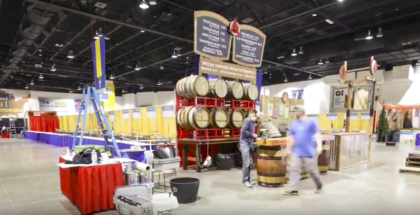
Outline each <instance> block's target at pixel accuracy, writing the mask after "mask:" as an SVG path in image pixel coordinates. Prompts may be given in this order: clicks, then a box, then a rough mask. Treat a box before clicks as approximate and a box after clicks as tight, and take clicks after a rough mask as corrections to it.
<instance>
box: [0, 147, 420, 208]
mask: <svg viewBox="0 0 420 215" xmlns="http://www.w3.org/2000/svg"><path fill="white" fill-rule="evenodd" d="M408 150H409V148H408V147H406V146H400V147H398V146H397V147H386V146H383V145H380V144H375V145H374V147H373V156H372V162H371V163H369V164H366V165H363V166H360V167H356V168H352V169H348V170H345V171H341V172H330V173H329V174H328V175H327V176H323V180H324V183H325V187H324V188H325V189H324V193H323V194H321V195H317V194H314V193H313V191H314V187H313V186H314V185H313V183H312V181H310V180H305V181H302V184H301V185H302V193H301V195H300V196H298V197H286V196H284V195H283V192H284V191H285V190H286V189H287V187H284V188H278V189H269V188H263V187H258V186H256V187H254V188H253V189H246V188H244V187H242V185H241V184H240V174H241V172H240V171H239V170H231V171H209V172H204V173H200V174H196V173H195V172H193V171H186V172H180V173H179V176H191V177H198V178H200V180H201V185H200V191H199V196H200V197H201V199H200V200H198V201H197V202H196V203H193V204H188V205H181V206H180V207H179V208H178V209H176V210H175V211H174V214H193V215H199V214H256V213H258V214H327V212H332V213H336V214H357V213H360V214H380V213H386V214H419V213H420V206H419V201H420V175H419V174H411V173H402V174H400V173H399V172H398V167H399V166H401V165H402V163H403V161H404V159H405V156H406V155H407V151H408ZM63 153H64V148H57V147H53V146H49V145H45V144H41V143H36V142H32V141H29V140H21V139H19V140H18V139H0V215H9V214H10V215H13V214H19V215H41V214H42V215H47V214H48V215H69V214H79V212H78V211H77V209H76V208H75V207H74V206H73V205H72V204H71V203H69V202H68V200H67V199H66V198H65V197H63V195H62V194H61V192H60V185H59V175H58V167H57V166H56V162H57V161H58V156H59V155H61V154H63ZM253 174H254V176H256V175H255V172H254V173H253ZM254 178H255V177H254ZM100 214H108V215H111V214H117V213H116V212H115V211H108V212H104V213H100Z"/></svg>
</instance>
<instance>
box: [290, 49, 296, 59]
mask: <svg viewBox="0 0 420 215" xmlns="http://www.w3.org/2000/svg"><path fill="white" fill-rule="evenodd" d="M291 55H292V56H293V57H295V56H296V55H297V53H296V49H295V48H293V52H292V54H291Z"/></svg>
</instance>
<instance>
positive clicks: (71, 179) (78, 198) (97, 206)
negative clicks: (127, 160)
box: [60, 157, 124, 214]
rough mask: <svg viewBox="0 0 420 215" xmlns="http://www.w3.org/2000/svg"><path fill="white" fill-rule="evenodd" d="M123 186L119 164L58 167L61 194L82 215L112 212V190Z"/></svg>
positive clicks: (61, 161)
mask: <svg viewBox="0 0 420 215" xmlns="http://www.w3.org/2000/svg"><path fill="white" fill-rule="evenodd" d="M63 162H64V159H63V158H62V157H60V163H63ZM123 185H124V182H123V176H122V166H121V163H116V164H101V165H95V166H79V167H70V168H62V167H60V186H61V192H62V193H63V194H64V195H65V196H66V197H67V198H68V199H69V200H70V202H71V203H73V204H74V205H75V206H76V207H77V209H79V211H80V213H82V214H91V213H96V212H100V211H106V210H113V209H114V203H113V200H112V197H113V195H114V190H115V188H116V187H119V186H123Z"/></svg>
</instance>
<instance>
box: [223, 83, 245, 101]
mask: <svg viewBox="0 0 420 215" xmlns="http://www.w3.org/2000/svg"><path fill="white" fill-rule="evenodd" d="M227 85H228V91H229V93H228V95H229V97H230V98H232V99H242V98H243V97H244V93H245V92H244V87H243V85H242V84H241V83H240V82H237V81H228V82H227Z"/></svg>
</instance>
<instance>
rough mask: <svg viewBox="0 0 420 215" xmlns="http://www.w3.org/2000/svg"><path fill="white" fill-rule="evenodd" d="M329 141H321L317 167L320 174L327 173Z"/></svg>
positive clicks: (329, 154)
mask: <svg viewBox="0 0 420 215" xmlns="http://www.w3.org/2000/svg"><path fill="white" fill-rule="evenodd" d="M330 142H333V143H334V141H329V140H324V141H322V153H321V154H320V155H319V156H318V169H319V171H320V172H321V174H327V173H328V168H329V166H330V156H331V153H330Z"/></svg>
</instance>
